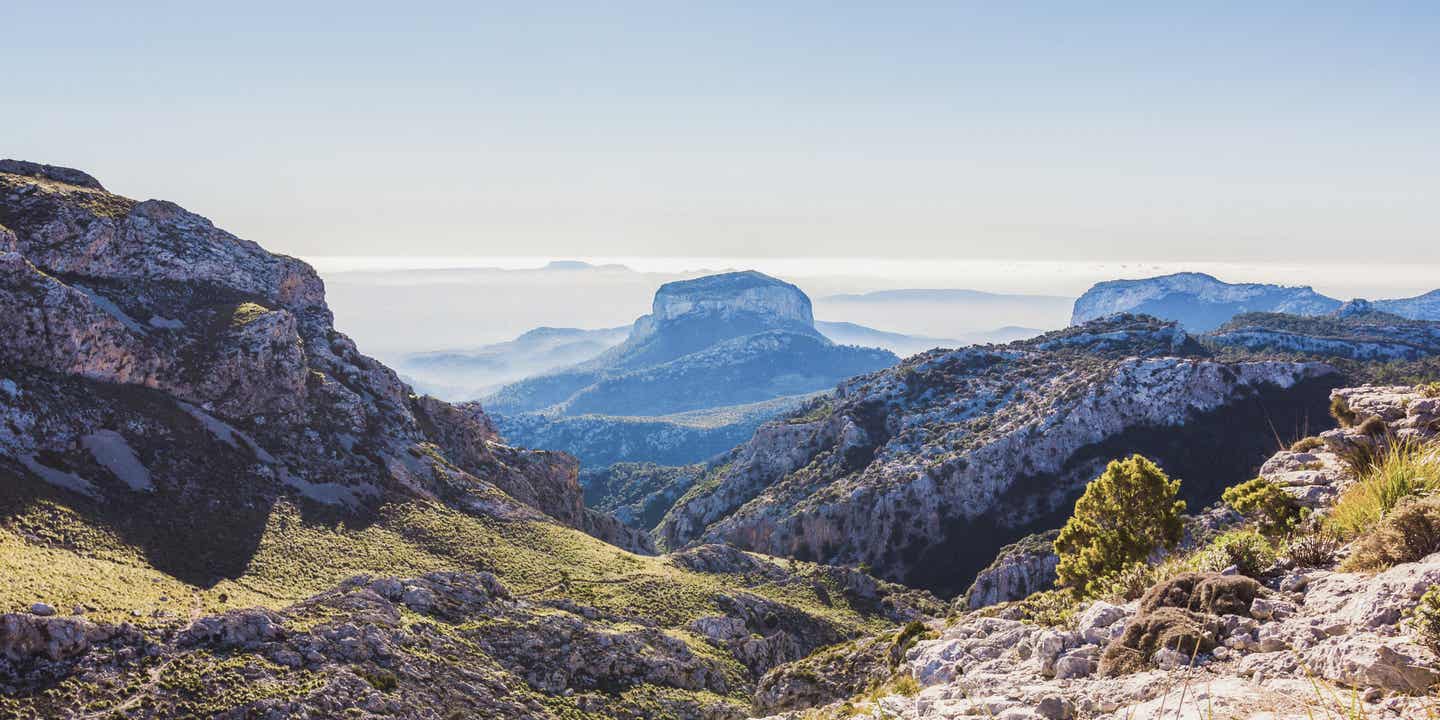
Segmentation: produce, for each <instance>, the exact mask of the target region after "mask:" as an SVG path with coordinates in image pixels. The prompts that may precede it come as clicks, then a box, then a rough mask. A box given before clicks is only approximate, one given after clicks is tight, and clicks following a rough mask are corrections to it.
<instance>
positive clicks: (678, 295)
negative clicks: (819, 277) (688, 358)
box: [642, 270, 815, 334]
mask: <svg viewBox="0 0 1440 720" xmlns="http://www.w3.org/2000/svg"><path fill="white" fill-rule="evenodd" d="M745 316H752V317H753V318H754V319H755V320H756V321H757V322H761V323H764V324H766V325H769V326H771V327H784V326H787V325H801V326H805V327H813V326H814V325H815V316H814V314H813V313H812V312H811V309H810V298H809V297H807V296H806V295H805V293H804V292H801V290H800V288H798V287H795V286H794V285H791V284H790V283H787V282H782V281H780V280H776V279H775V278H772V277H770V276H769V275H766V274H764V273H759V272H755V271H754V270H745V271H741V272H732V273H722V274H720V275H707V276H705V277H702V278H696V279H694V280H680V281H677V282H671V283H665V284H664V285H661V286H660V289H659V290H657V291H656V292H655V302H654V305H653V308H652V310H651V315H650V319H649V320H648V321H647V322H646V324H647V325H653V326H663V325H665V324H666V323H672V322H675V321H677V320H681V319H687V318H696V317H708V318H718V319H737V318H742V317H745ZM642 334H643V333H642Z"/></svg>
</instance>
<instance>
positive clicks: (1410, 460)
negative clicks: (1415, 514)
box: [1327, 440, 1440, 539]
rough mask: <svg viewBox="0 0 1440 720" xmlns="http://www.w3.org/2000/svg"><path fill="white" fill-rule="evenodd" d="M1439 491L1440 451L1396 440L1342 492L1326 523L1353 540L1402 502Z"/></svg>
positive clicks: (1343, 536) (1411, 442)
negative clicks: (1356, 480)
mask: <svg viewBox="0 0 1440 720" xmlns="http://www.w3.org/2000/svg"><path fill="white" fill-rule="evenodd" d="M1436 490H1440V453H1437V452H1436V450H1435V449H1434V448H1431V447H1426V446H1424V445H1421V444H1419V443H1416V442H1413V441H1409V440H1401V441H1396V442H1393V443H1390V444H1389V446H1388V447H1387V448H1386V449H1385V450H1384V451H1382V452H1380V453H1379V454H1378V456H1377V459H1376V460H1375V461H1374V462H1373V463H1372V464H1371V466H1370V468H1369V469H1368V470H1367V471H1365V472H1364V473H1363V474H1362V475H1361V477H1360V480H1359V481H1358V482H1356V483H1355V484H1354V485H1352V486H1351V487H1350V488H1349V489H1347V490H1346V491H1345V492H1344V493H1342V494H1341V495H1340V498H1339V500H1338V501H1336V503H1335V507H1334V508H1333V509H1332V510H1331V513H1330V516H1329V519H1328V523H1327V526H1328V527H1329V528H1330V529H1331V530H1332V531H1334V532H1335V533H1336V534H1337V535H1339V536H1340V537H1342V538H1344V539H1353V538H1356V537H1359V536H1360V535H1362V534H1364V533H1365V532H1367V531H1368V530H1370V529H1371V528H1373V527H1375V525H1376V524H1377V523H1379V522H1380V520H1381V519H1382V518H1384V517H1385V515H1386V514H1387V513H1389V512H1390V511H1391V510H1392V509H1394V508H1395V506H1396V505H1399V504H1400V503H1401V502H1402V501H1404V500H1406V499H1408V498H1415V497H1419V496H1422V495H1428V494H1431V493H1433V492H1435V491H1436Z"/></svg>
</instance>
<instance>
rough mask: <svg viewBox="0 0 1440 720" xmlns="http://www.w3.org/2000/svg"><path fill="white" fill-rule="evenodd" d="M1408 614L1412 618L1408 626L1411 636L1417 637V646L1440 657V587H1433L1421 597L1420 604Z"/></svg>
mask: <svg viewBox="0 0 1440 720" xmlns="http://www.w3.org/2000/svg"><path fill="white" fill-rule="evenodd" d="M1408 614H1409V616H1410V618H1409V620H1408V621H1407V622H1406V625H1407V626H1409V628H1410V634H1411V635H1413V636H1414V637H1415V642H1416V644H1418V645H1420V646H1421V647H1424V648H1425V649H1427V650H1429V651H1430V652H1431V653H1432V654H1435V655H1440V585H1431V586H1430V589H1429V590H1426V591H1425V594H1424V595H1422V596H1420V604H1419V605H1416V606H1415V607H1414V608H1413V609H1411V610H1410V612H1409V613H1408Z"/></svg>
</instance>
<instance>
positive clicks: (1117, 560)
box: [1055, 455, 1185, 592]
mask: <svg viewBox="0 0 1440 720" xmlns="http://www.w3.org/2000/svg"><path fill="white" fill-rule="evenodd" d="M1179 492H1180V481H1179V480H1178V479H1177V480H1171V479H1170V478H1169V477H1167V476H1166V475H1165V471H1163V470H1161V469H1160V468H1159V466H1157V465H1156V464H1155V463H1153V462H1151V461H1150V460H1148V459H1146V458H1145V457H1143V456H1140V455H1132V456H1130V457H1129V458H1128V459H1126V460H1112V461H1110V464H1109V465H1108V466H1106V468H1105V472H1103V473H1101V474H1100V477H1097V478H1095V479H1094V480H1091V481H1090V484H1089V485H1087V486H1086V487H1085V494H1084V495H1081V496H1080V499H1079V500H1077V501H1075V512H1074V514H1073V515H1072V516H1071V517H1070V520H1069V521H1067V522H1066V523H1065V527H1064V528H1063V529H1062V530H1061V531H1060V536H1059V537H1058V538H1056V539H1055V553H1056V554H1057V555H1059V556H1060V564H1059V566H1058V567H1057V568H1056V573H1057V574H1058V575H1059V578H1060V584H1061V585H1064V586H1066V587H1071V588H1075V589H1076V590H1083V591H1086V592H1094V591H1095V590H1096V589H1097V587H1098V585H1099V583H1100V581H1102V580H1103V579H1104V578H1105V577H1106V576H1108V575H1110V574H1112V573H1116V572H1119V571H1120V570H1122V569H1124V568H1125V567H1126V566H1128V565H1130V564H1132V563H1135V562H1140V561H1144V560H1145V559H1146V558H1148V557H1149V556H1150V554H1151V553H1152V552H1154V551H1155V550H1157V549H1159V548H1167V549H1168V548H1173V547H1175V545H1176V544H1177V543H1179V542H1180V533H1181V520H1180V515H1181V513H1183V512H1185V501H1183V500H1177V499H1175V498H1176V495H1178V494H1179Z"/></svg>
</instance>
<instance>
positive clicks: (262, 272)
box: [0, 161, 595, 532]
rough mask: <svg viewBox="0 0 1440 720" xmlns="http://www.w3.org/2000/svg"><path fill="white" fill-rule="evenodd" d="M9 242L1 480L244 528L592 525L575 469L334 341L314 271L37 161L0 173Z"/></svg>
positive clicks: (175, 211) (0, 295) (4, 281)
mask: <svg viewBox="0 0 1440 720" xmlns="http://www.w3.org/2000/svg"><path fill="white" fill-rule="evenodd" d="M0 227H3V228H5V230H4V232H3V239H0V244H3V246H4V247H3V252H0V308H3V309H4V312H0V336H3V337H4V338H5V342H4V343H0V378H3V383H4V384H3V387H4V388H5V392H3V393H0V418H3V420H4V421H3V422H0V428H3V429H0V465H5V466H6V467H7V468H8V469H9V470H11V471H13V472H17V473H20V474H21V475H28V476H30V477H34V478H37V479H39V480H42V481H45V482H47V483H49V484H51V485H54V486H57V487H60V488H62V489H64V490H67V491H70V492H74V493H78V494H81V495H85V496H89V497H91V498H95V499H102V498H129V496H130V494H131V493H136V492H141V493H146V494H147V495H148V496H149V499H148V500H147V502H154V503H157V504H165V503H181V504H183V505H185V506H189V505H191V504H193V499H194V498H197V497H202V496H210V497H212V498H213V499H215V500H216V501H217V502H218V501H219V500H220V498H226V501H227V502H235V501H240V500H241V498H244V500H243V501H242V507H245V508H247V510H244V511H241V512H234V513H232V517H244V516H246V515H247V514H248V513H250V512H252V509H255V508H259V507H263V506H265V505H266V504H268V503H269V502H272V501H273V500H274V498H275V497H277V496H278V495H280V494H282V493H290V494H294V495H298V496H301V497H303V498H305V499H306V500H307V501H310V502H314V503H317V504H320V505H329V506H336V507H340V508H344V509H345V511H347V512H360V511H362V509H363V508H364V507H366V506H368V505H371V504H374V503H377V502H381V501H383V500H384V499H386V498H392V497H398V496H407V497H408V496H416V495H418V496H422V497H432V498H436V499H440V500H443V501H445V502H447V503H451V504H453V505H455V506H456V507H460V508H463V509H465V510H467V511H471V512H476V513H481V514H486V515H495V516H499V517H542V515H541V514H540V513H544V514H545V515H548V516H550V517H552V518H554V519H555V520H557V521H560V522H563V523H566V524H569V525H572V526H574V527H584V526H585V525H586V524H587V523H586V522H585V519H584V517H583V512H582V504H581V501H580V489H579V485H578V484H577V482H576V477H575V476H576V472H577V468H576V466H575V463H574V461H573V460H570V459H567V458H564V457H562V456H559V455H553V454H546V453H528V452H522V451H518V450H515V449H513V448H508V447H506V446H504V445H502V444H501V443H500V442H499V438H498V436H497V435H496V433H495V431H494V428H493V426H492V425H491V424H490V422H489V420H488V418H486V416H485V414H484V412H483V411H481V410H479V409H478V408H475V407H471V408H468V409H465V410H461V409H457V408H454V407H452V406H450V405H448V404H446V403H443V402H440V401H437V400H434V399H430V398H421V397H417V396H415V395H413V394H412V393H411V392H410V389H409V388H408V387H407V386H406V385H405V384H404V383H402V382H401V381H400V379H399V378H398V377H397V376H396V375H395V373H394V372H392V371H391V370H390V369H388V368H386V367H385V366H383V365H381V364H380V363H378V362H376V361H375V360H372V359H371V358H368V357H366V356H364V355H362V354H361V353H360V352H359V351H358V350H357V348H356V347H355V344H354V343H353V342H351V341H350V339H349V338H347V337H345V336H344V335H342V334H340V333H338V332H336V331H335V329H334V326H333V322H332V317H331V314H330V311H329V309H328V308H327V307H326V305H325V295H324V285H323V283H322V282H321V281H320V278H319V276H318V275H316V273H315V271H314V270H313V269H312V268H311V267H310V266H308V265H306V264H305V263H303V262H301V261H299V260H296V259H294V258H289V257H284V256H280V255H273V254H271V253H269V252H266V251H265V250H264V249H263V248H261V247H260V246H259V245H257V244H255V243H253V242H249V241H246V240H242V239H240V238H237V237H235V236H234V235H231V234H229V233H227V232H225V231H223V230H221V229H219V228H216V227H215V226H214V225H213V224H212V223H211V222H210V221H209V220H206V219H205V218H203V217H200V216H199V215H195V214H193V213H190V212H188V211H186V210H184V209H183V208H180V207H179V206H177V205H175V204H173V203H168V202H164V201H158V200H148V201H144V202H135V201H133V200H129V199H126V198H122V197H119V196H116V195H113V194H110V193H108V192H106V191H105V190H104V188H103V187H102V186H101V185H100V183H98V182H96V181H95V180H94V178H91V177H89V176H88V175H85V174H84V173H80V172H78V171H72V170H66V169H63V168H54V167H49V166H42V165H36V164H32V163H19V162H15V161H6V162H5V163H3V164H0ZM96 438H100V440H98V441H97V440H95V439H96ZM97 443H98V444H97ZM117 458H118V459H117ZM201 468H204V469H205V470H204V471H203V472H202V471H200V469H201ZM182 498H185V500H183V501H182ZM125 501H126V502H129V500H128V499H126V500H125ZM202 505H204V503H202ZM214 510H215V512H216V513H217V514H218V513H220V512H221V511H220V510H219V507H218V505H217V506H214ZM590 524H591V525H592V526H594V525H595V523H590ZM254 531H256V529H254V528H252V529H250V530H248V531H247V532H254Z"/></svg>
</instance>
